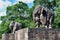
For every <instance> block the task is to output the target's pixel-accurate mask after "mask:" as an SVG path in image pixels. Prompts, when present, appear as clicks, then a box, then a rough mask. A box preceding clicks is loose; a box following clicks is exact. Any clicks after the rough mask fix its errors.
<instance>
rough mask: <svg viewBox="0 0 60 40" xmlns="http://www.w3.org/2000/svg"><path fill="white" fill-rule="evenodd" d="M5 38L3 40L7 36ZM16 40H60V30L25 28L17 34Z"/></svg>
mask: <svg viewBox="0 0 60 40" xmlns="http://www.w3.org/2000/svg"><path fill="white" fill-rule="evenodd" d="M4 36H5V35H3V36H2V40H4V39H6V36H7V35H6V36H5V38H4ZM8 38H9V37H8ZM10 38H11V37H10ZM11 40H12V39H11ZM14 40H60V29H45V28H41V29H40V28H24V29H20V30H18V31H16V32H15V39H14Z"/></svg>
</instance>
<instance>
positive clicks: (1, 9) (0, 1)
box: [0, 0, 34, 23]
mask: <svg viewBox="0 0 60 40" xmlns="http://www.w3.org/2000/svg"><path fill="white" fill-rule="evenodd" d="M19 1H22V2H24V3H27V5H28V6H29V7H30V8H31V7H32V6H33V1H34V0H0V16H5V15H6V8H7V6H12V5H14V4H16V3H17V2H19ZM0 23H1V20H0Z"/></svg>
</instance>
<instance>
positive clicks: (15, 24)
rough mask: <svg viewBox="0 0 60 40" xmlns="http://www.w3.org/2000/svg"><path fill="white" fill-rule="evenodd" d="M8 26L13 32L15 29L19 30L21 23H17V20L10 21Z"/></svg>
mask: <svg viewBox="0 0 60 40" xmlns="http://www.w3.org/2000/svg"><path fill="white" fill-rule="evenodd" d="M9 28H10V30H11V32H12V33H13V34H14V33H15V31H17V30H19V29H21V28H22V24H21V23H18V22H14V21H12V22H11V23H10V25H9Z"/></svg>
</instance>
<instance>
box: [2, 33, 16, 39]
mask: <svg viewBox="0 0 60 40" xmlns="http://www.w3.org/2000/svg"><path fill="white" fill-rule="evenodd" d="M2 40H15V36H14V34H11V33H9V34H7V33H4V34H2Z"/></svg>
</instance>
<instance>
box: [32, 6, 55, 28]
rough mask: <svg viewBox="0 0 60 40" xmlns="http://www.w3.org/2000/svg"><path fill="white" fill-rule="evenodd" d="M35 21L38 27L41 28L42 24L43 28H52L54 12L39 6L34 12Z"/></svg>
mask: <svg viewBox="0 0 60 40" xmlns="http://www.w3.org/2000/svg"><path fill="white" fill-rule="evenodd" d="M33 20H34V22H35V24H36V27H40V24H42V27H46V28H47V27H49V28H52V24H53V22H54V13H53V11H51V10H49V9H47V8H44V7H42V6H40V5H38V6H37V7H36V8H35V9H34V11H33Z"/></svg>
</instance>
